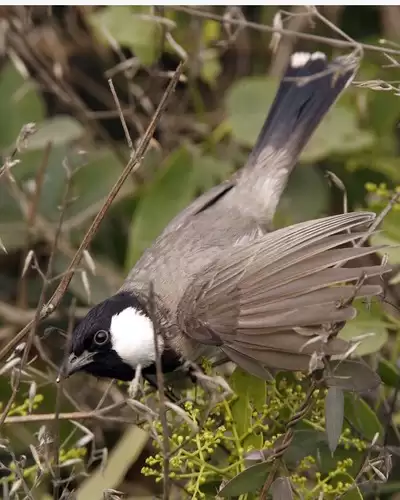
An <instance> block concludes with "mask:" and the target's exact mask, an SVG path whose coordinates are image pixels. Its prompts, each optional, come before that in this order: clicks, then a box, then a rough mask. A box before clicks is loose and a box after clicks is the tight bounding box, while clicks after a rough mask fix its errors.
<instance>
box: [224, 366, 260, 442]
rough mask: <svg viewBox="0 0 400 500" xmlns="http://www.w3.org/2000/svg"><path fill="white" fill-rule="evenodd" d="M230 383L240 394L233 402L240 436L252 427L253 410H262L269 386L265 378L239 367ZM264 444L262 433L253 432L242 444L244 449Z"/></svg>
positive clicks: (233, 414)
mask: <svg viewBox="0 0 400 500" xmlns="http://www.w3.org/2000/svg"><path fill="white" fill-rule="evenodd" d="M230 385H231V388H232V390H233V391H234V392H235V394H236V395H237V396H238V399H236V401H234V402H233V403H232V417H233V421H234V422H235V426H236V429H237V432H238V434H239V436H242V435H244V434H245V433H246V432H247V431H248V429H249V428H250V427H251V423H252V413H253V411H259V412H260V411H262V407H263V405H264V404H265V401H266V398H267V386H266V384H265V381H264V380H262V379H260V378H257V377H253V376H252V375H249V374H248V373H247V372H245V371H244V370H242V369H241V368H239V367H238V368H236V370H235V371H234V372H233V374H232V376H231V378H230ZM262 444H263V436H262V433H261V432H259V433H255V432H253V433H252V434H250V435H249V436H247V437H246V439H245V440H244V441H243V443H242V446H243V448H244V449H247V448H248V447H249V446H252V447H253V448H254V449H259V448H260V447H261V446H262Z"/></svg>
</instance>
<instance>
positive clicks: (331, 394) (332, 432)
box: [325, 387, 344, 454]
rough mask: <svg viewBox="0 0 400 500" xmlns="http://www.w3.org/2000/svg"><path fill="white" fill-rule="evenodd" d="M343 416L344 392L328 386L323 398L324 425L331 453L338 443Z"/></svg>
mask: <svg viewBox="0 0 400 500" xmlns="http://www.w3.org/2000/svg"><path fill="white" fill-rule="evenodd" d="M343 418H344V394H343V391H342V390H341V389H339V388H338V387H330V388H329V389H328V392H327V394H326V398H325V427H326V435H327V437H328V444H329V449H330V450H331V453H332V454H333V453H334V452H335V450H336V448H337V445H338V444H339V439H340V436H341V434H342V428H343Z"/></svg>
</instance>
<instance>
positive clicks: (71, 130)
mask: <svg viewBox="0 0 400 500" xmlns="http://www.w3.org/2000/svg"><path fill="white" fill-rule="evenodd" d="M84 131H85V129H84V128H83V126H82V125H81V124H80V123H79V122H78V121H77V120H75V119H74V118H72V117H70V116H62V115H58V116H54V117H53V118H49V119H47V120H45V121H43V122H42V123H40V124H38V126H37V131H36V132H35V134H33V136H32V137H31V138H30V139H29V141H28V144H27V150H32V149H43V148H44V147H45V146H46V145H47V144H48V143H49V142H51V143H52V145H53V146H58V145H62V144H66V143H69V142H72V141H76V140H78V139H79V138H80V137H82V135H83V134H84Z"/></svg>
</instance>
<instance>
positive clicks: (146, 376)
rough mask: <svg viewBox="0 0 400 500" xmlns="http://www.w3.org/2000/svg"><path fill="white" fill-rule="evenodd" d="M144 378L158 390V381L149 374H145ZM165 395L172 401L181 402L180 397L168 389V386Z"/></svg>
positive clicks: (165, 388)
mask: <svg viewBox="0 0 400 500" xmlns="http://www.w3.org/2000/svg"><path fill="white" fill-rule="evenodd" d="M143 378H144V379H145V380H146V381H147V382H148V383H149V384H150V386H151V387H152V388H153V389H155V390H156V391H158V390H159V389H158V385H157V382H156V381H155V380H154V379H153V378H152V377H151V376H149V375H148V374H143ZM164 395H165V397H166V398H167V399H169V400H170V401H171V402H172V403H175V404H178V403H179V398H178V397H177V396H175V394H174V393H173V392H172V391H171V390H169V389H168V387H164Z"/></svg>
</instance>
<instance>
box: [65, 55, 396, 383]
mask: <svg viewBox="0 0 400 500" xmlns="http://www.w3.org/2000/svg"><path fill="white" fill-rule="evenodd" d="M358 65H359V59H358V58H357V57H356V56H355V55H354V54H348V55H341V56H338V57H336V58H334V59H331V60H329V59H328V58H327V56H326V55H325V54H324V53H322V52H319V51H318V52H294V53H293V54H291V56H290V58H289V62H288V65H287V68H286V70H285V72H284V74H283V76H282V78H281V80H280V83H279V85H278V89H277V92H276V95H275V99H274V101H273V103H272V106H271V107H270V110H269V113H268V115H267V117H266V120H265V123H264V125H263V126H262V129H261V131H260V133H259V136H258V138H257V140H256V143H255V146H254V148H253V149H252V151H251V153H250V155H249V157H248V159H247V161H246V163H245V165H244V166H243V167H242V168H241V169H239V170H238V171H237V172H235V173H234V174H233V176H232V177H231V178H230V179H228V180H226V181H224V182H222V183H221V184H219V185H218V186H215V187H213V188H211V189H210V190H209V191H207V192H206V193H203V194H202V195H200V196H199V197H198V198H197V199H195V200H194V201H193V202H192V203H191V204H190V205H189V206H188V207H187V208H185V209H184V210H183V211H182V212H181V213H179V214H178V215H177V216H176V217H175V218H174V219H173V220H172V221H171V222H170V223H169V224H168V225H167V227H166V228H165V229H164V230H163V231H162V233H161V234H160V235H159V236H158V238H156V240H155V241H154V243H153V244H152V245H151V246H150V247H149V248H148V249H147V250H146V251H145V252H144V253H143V254H142V256H141V258H140V259H139V260H138V261H137V263H136V264H135V266H134V267H133V268H132V270H131V271H130V272H129V274H128V276H127V278H126V280H125V281H124V283H123V284H122V286H121V288H120V289H119V290H118V291H116V293H115V294H114V295H112V296H111V297H109V298H107V299H106V300H104V301H102V302H101V303H99V304H97V305H95V306H94V307H92V308H91V309H90V310H89V312H88V314H87V315H86V317H85V318H84V319H83V320H82V321H81V322H80V323H79V324H78V325H77V326H76V327H75V329H74V330H73V333H72V336H71V340H70V345H69V348H68V352H67V359H66V361H65V363H64V369H63V373H64V376H65V377H69V376H70V375H72V374H74V373H76V372H79V371H83V372H86V373H88V374H91V375H93V376H95V377H98V378H113V379H118V380H121V381H130V380H132V379H133V378H134V377H135V374H136V373H137V371H138V370H139V369H140V370H141V371H142V373H143V374H144V375H146V374H147V375H148V376H149V375H151V374H154V373H156V361H158V360H159V361H160V363H161V368H162V371H163V373H165V374H167V373H171V372H174V371H176V370H178V369H179V368H181V367H182V366H184V364H185V363H186V362H189V363H190V362H193V363H197V362H198V361H199V360H202V359H204V358H206V359H208V358H210V359H211V358H213V357H214V358H218V357H221V359H227V360H229V361H231V362H233V363H234V364H235V365H237V366H240V367H241V368H242V369H243V370H245V371H247V372H249V373H250V374H252V375H255V376H257V377H261V378H264V379H267V378H268V374H269V371H268V370H269V369H273V370H288V371H308V370H309V369H310V366H311V365H310V363H311V364H312V360H314V362H315V359H317V363H316V366H320V363H322V358H323V357H332V358H334V357H335V356H336V357H340V356H343V355H345V354H346V353H347V352H348V350H349V343H348V342H346V341H345V340H343V339H341V338H339V337H338V336H337V328H336V329H335V328H332V326H334V327H335V326H336V327H342V326H343V325H344V324H345V323H346V322H347V321H349V320H351V319H353V318H354V317H355V315H356V309H355V307H354V305H353V300H354V299H357V298H368V299H370V298H372V297H377V296H380V295H381V293H382V286H381V285H380V284H379V283H380V280H375V281H374V284H371V283H370V282H368V280H366V278H370V277H376V276H381V275H382V274H383V273H384V272H387V270H388V266H387V264H386V263H382V264H380V265H371V266H365V265H364V264H362V263H361V260H360V258H361V257H363V256H366V255H368V254H371V253H373V252H375V251H376V248H375V247H363V246H362V241H363V239H366V238H367V237H368V234H369V231H370V230H371V226H373V224H374V221H375V218H376V215H375V214H374V213H372V212H366V211H359V212H347V213H341V214H337V215H331V216H327V217H322V218H318V219H315V220H309V221H305V222H300V223H297V224H294V225H291V226H288V227H283V228H280V229H276V230H273V228H272V219H273V217H274V214H275V211H276V208H277V205H278V202H279V199H280V197H281V195H282V193H283V191H284V189H285V187H286V184H287V181H288V178H289V175H290V173H291V172H292V171H293V169H294V168H295V166H296V164H297V163H298V159H299V155H300V154H301V152H302V150H303V149H304V147H305V146H306V144H307V143H308V141H309V140H310V138H311V136H312V135H313V133H314V131H315V129H316V128H317V126H318V125H319V123H320V122H321V120H322V119H323V118H324V116H325V115H326V114H327V112H328V111H329V109H330V108H331V107H332V106H333V104H334V103H335V102H336V100H337V99H338V98H339V96H340V94H341V93H342V92H343V91H344V90H345V88H346V87H348V86H349V85H350V84H351V81H352V80H353V78H354V76H355V74H356V72H357V69H358ZM310 196H312V193H310ZM376 281H378V284H375V283H376Z"/></svg>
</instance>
